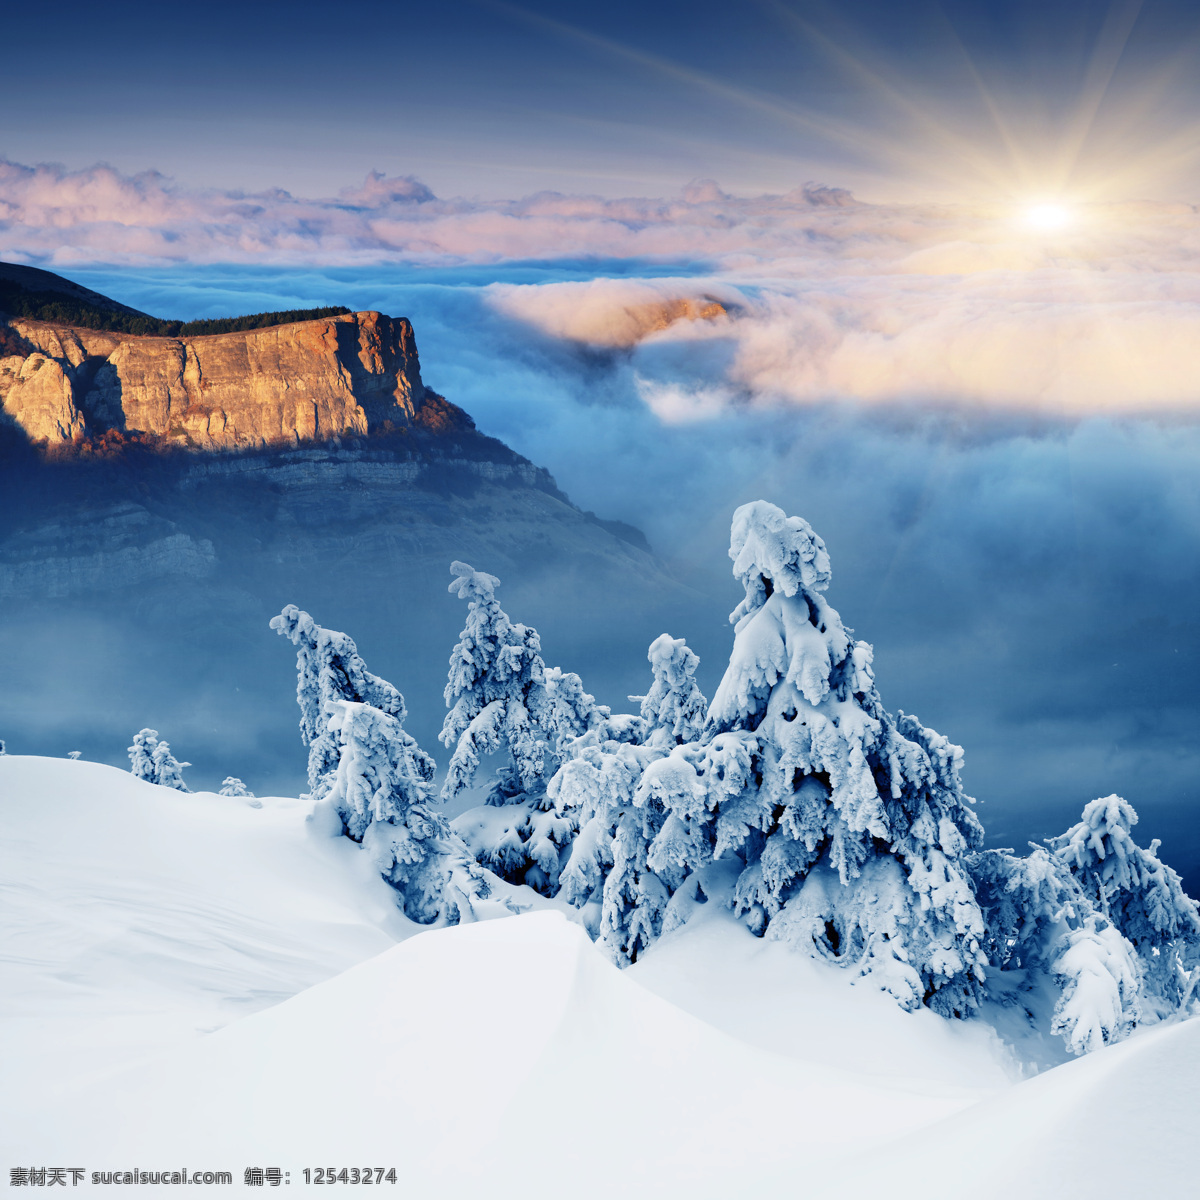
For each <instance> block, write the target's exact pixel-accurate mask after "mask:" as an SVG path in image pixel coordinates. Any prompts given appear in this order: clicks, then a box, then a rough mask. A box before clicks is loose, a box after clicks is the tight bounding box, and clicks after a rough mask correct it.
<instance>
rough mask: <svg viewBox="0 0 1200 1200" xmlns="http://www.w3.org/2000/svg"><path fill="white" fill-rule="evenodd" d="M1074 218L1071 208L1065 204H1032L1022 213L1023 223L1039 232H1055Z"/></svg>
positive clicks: (1063, 227)
mask: <svg viewBox="0 0 1200 1200" xmlns="http://www.w3.org/2000/svg"><path fill="white" fill-rule="evenodd" d="M1073 219H1074V216H1073V214H1072V212H1071V210H1070V208H1069V207H1068V206H1067V205H1065V204H1054V203H1040V204H1030V205H1027V206H1026V208H1025V209H1024V211H1023V212H1022V214H1021V221H1022V224H1024V225H1025V226H1026V227H1027V228H1029V229H1033V230H1036V231H1037V232H1038V233H1053V232H1055V231H1057V230H1059V229H1065V228H1066V227H1067V226H1068V225H1070V224H1071V223H1072V221H1073Z"/></svg>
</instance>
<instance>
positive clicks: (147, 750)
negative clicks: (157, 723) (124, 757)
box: [129, 729, 158, 783]
mask: <svg viewBox="0 0 1200 1200" xmlns="http://www.w3.org/2000/svg"><path fill="white" fill-rule="evenodd" d="M157 745H158V730H157V729H143V730H141V731H140V732H139V733H135V734H134V735H133V745H132V746H130V747H129V764H130V765H129V773H130V774H131V775H132V776H133V777H134V779H144V780H146V781H147V783H155V782H157V780H156V778H155V769H154V747H155V746H157Z"/></svg>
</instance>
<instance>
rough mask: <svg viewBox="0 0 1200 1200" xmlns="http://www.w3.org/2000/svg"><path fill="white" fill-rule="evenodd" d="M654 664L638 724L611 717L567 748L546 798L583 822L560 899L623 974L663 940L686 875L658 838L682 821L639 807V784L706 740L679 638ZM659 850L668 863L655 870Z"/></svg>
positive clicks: (699, 699)
mask: <svg viewBox="0 0 1200 1200" xmlns="http://www.w3.org/2000/svg"><path fill="white" fill-rule="evenodd" d="M647 658H649V660H650V666H651V670H652V671H653V682H652V684H651V687H650V691H649V692H648V693H647V694H646V695H645V696H631V697H630V699H631V700H640V701H641V715H640V716H637V717H633V716H610V717H605V718H603V719H601V720H600V721H598V722H597V723H596V724H595V725H594V727H593V728H592V729H589V730H588V731H587V732H586V733H585V734H583V735H582V736H581V737H578V738H576V739H575V740H574V741H573V742H571V743H569V745H567V746H566V747H565V749H564V757H563V764H562V766H561V768H560V769H559V770H558V772H557V773H556V774H555V776H554V778H553V779H552V780H551V781H550V785H549V788H548V793H549V795H550V797H551V798H552V799H553V800H554V801H555V804H556V806H557V807H558V809H559V810H560V811H567V812H574V813H577V814H578V820H579V822H580V831H579V835H578V837H577V838H576V839H575V841H574V844H573V845H572V848H571V854H570V858H569V859H568V861H567V863H566V866H565V867H564V869H563V873H562V893H561V894H562V897H563V899H565V900H567V901H568V902H569V903H571V904H574V905H575V906H576V907H578V908H582V909H583V910H584V923H585V925H586V926H587V928H588V929H589V931H590V932H591V933H592V936H593V937H596V938H598V939H599V941H600V943H601V945H602V946H604V948H605V949H606V950H607V951H608V953H609V954H610V956H611V957H612V958H613V959H614V961H615V962H617V963H618V964H620V965H624V964H626V963H631V962H636V961H637V957H638V954H639V953H640V952H641V951H642V950H644V949H645V948H646V947H647V946H649V945H650V943H651V942H653V941H654V939H655V938H657V937H658V936H659V934H660V933H661V932H662V921H663V916H664V913H665V912H666V908H667V903H668V900H669V898H670V895H671V892H672V891H673V890H674V888H676V887H677V886H678V885H679V883H680V882H681V881H682V879H683V875H684V874H685V873H686V872H681V871H680V869H679V867H680V864H679V863H678V862H676V860H675V857H674V855H673V852H672V849H671V848H672V847H673V846H674V845H675V842H676V838H675V837H674V836H672V835H671V833H669V834H668V835H667V836H665V837H662V836H660V835H661V834H662V831H663V826H664V824H665V823H666V822H668V821H672V822H675V821H677V819H676V818H675V817H674V816H671V815H668V814H667V812H666V810H665V809H664V808H663V806H662V805H661V803H659V802H657V801H656V800H655V799H654V798H652V797H650V796H648V795H644V796H643V797H642V798H641V803H640V804H639V803H637V802H636V801H635V794H636V792H637V787H638V783H639V781H640V780H641V778H642V776H643V775H644V774H645V771H646V768H647V766H648V765H649V764H650V763H652V762H654V761H655V760H656V759H659V758H662V757H663V756H664V755H665V754H668V753H669V752H670V751H671V750H672V749H674V748H675V747H676V746H678V745H680V744H681V743H684V742H689V741H692V740H694V739H695V738H698V737H700V735H701V733H702V732H703V728H704V714H705V709H706V708H707V707H708V702H707V701H706V700H705V698H704V695H703V693H702V692H701V691H700V688H699V686H698V685H697V683H696V679H695V674H696V667H697V665H698V664H699V661H700V660H699V659H698V658H697V657H696V655H695V654H694V653H693V652H692V651H691V650H689V649H688V647H687V645H686V644H685V642H684V641H683V639H682V638H672V637H671V636H670V635H668V634H665V633H664V634H662V636H660V637H659V638H657V639H655V641H654V642H652V643H651V645H650V650H649V652H648V654H647ZM656 841H657V844H658V848H659V850H660V851H661V853H660V854H659V855H658V856H657V858H656V860H655V862H654V863H653V864H652V863H651V862H650V860H649V850H650V847H651V845H652V844H654V843H655V842H656ZM610 868H611V869H610Z"/></svg>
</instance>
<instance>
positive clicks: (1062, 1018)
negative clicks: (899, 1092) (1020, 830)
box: [968, 844, 1141, 1054]
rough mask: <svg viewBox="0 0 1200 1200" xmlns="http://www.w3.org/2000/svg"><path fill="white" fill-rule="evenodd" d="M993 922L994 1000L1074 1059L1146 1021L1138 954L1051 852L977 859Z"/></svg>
mask: <svg viewBox="0 0 1200 1200" xmlns="http://www.w3.org/2000/svg"><path fill="white" fill-rule="evenodd" d="M968 865H969V867H970V870H971V873H972V876H973V878H974V882H975V892H976V896H977V898H978V900H979V903H980V905H981V907H982V909H983V913H984V917H985V921H986V933H985V936H984V946H985V949H986V951H987V955H988V959H989V962H990V966H989V968H988V972H987V975H988V981H987V993H988V995H989V996H990V997H991V998H992V999H993V1000H995V1001H996V1002H998V1003H999V1004H1001V1005H1007V1006H1010V1007H1014V1006H1016V1007H1019V1008H1020V1010H1021V1011H1022V1012H1023V1013H1024V1017H1025V1020H1026V1021H1028V1023H1029V1024H1030V1025H1032V1026H1033V1027H1034V1028H1037V1029H1043V1030H1045V1031H1046V1032H1048V1033H1052V1034H1057V1035H1058V1036H1060V1037H1061V1038H1062V1040H1063V1041H1064V1042H1065V1043H1066V1046H1067V1049H1068V1050H1070V1051H1071V1053H1072V1054H1084V1053H1086V1052H1087V1051H1089V1050H1098V1049H1099V1048H1100V1047H1101V1046H1104V1045H1107V1044H1108V1043H1109V1042H1114V1041H1118V1040H1119V1039H1120V1038H1122V1037H1124V1036H1125V1035H1126V1034H1127V1033H1128V1032H1129V1031H1130V1030H1131V1029H1132V1028H1133V1027H1134V1025H1136V1024H1137V1022H1138V1020H1139V1018H1140V1016H1141V1006H1140V1003H1139V999H1138V993H1139V970H1138V964H1137V954H1136V952H1135V950H1134V948H1133V947H1132V946H1131V945H1130V944H1129V942H1128V941H1127V940H1126V939H1125V938H1124V937H1122V936H1121V933H1120V931H1119V930H1117V929H1116V928H1114V927H1113V924H1112V922H1111V921H1109V920H1107V918H1105V917H1104V915H1103V914H1102V913H1099V912H1097V911H1096V909H1095V908H1094V907H1093V905H1092V903H1091V901H1090V900H1089V899H1088V897H1087V896H1086V895H1085V894H1084V892H1083V890H1082V889H1081V888H1080V887H1079V885H1078V884H1077V883H1076V882H1075V880H1074V879H1073V878H1072V876H1071V873H1070V871H1069V870H1068V869H1067V866H1066V864H1065V863H1064V862H1062V860H1061V859H1059V858H1058V857H1057V856H1056V855H1053V854H1050V853H1049V852H1048V851H1047V850H1046V848H1045V847H1044V846H1035V845H1032V844H1031V846H1030V853H1029V854H1028V855H1027V856H1026V857H1024V858H1022V857H1020V856H1018V855H1014V854H1013V853H1012V852H1011V851H1008V850H981V851H978V852H976V853H975V854H972V855H971V856H970V857H969V859H968Z"/></svg>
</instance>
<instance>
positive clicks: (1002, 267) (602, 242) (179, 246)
mask: <svg viewBox="0 0 1200 1200" xmlns="http://www.w3.org/2000/svg"><path fill="white" fill-rule="evenodd" d="M0 258H3V259H8V260H16V261H26V262H34V263H44V264H46V265H49V266H59V267H61V268H69V267H70V266H72V265H84V264H86V265H93V264H97V263H106V264H113V265H120V264H135V265H153V264H162V265H167V264H169V263H171V262H191V263H260V264H275V265H280V266H286V265H289V264H295V265H317V266H338V265H344V266H352V265H356V264H367V263H378V262H388V261H392V262H395V261H407V262H412V263H424V264H455V263H462V262H472V263H499V262H503V261H506V260H521V259H552V260H591V259H598V260H604V259H658V260H666V261H675V262H687V263H697V262H705V263H708V264H710V266H711V272H710V274H709V275H708V276H706V277H705V278H698V277H697V276H696V275H695V274H689V275H688V276H687V277H686V278H681V279H676V280H653V281H650V280H604V279H600V280H596V281H593V282H592V283H590V284H566V283H564V284H543V285H538V286H531V287H523V288H517V287H501V286H495V287H493V288H492V289H491V292H490V296H491V302H492V303H493V305H494V306H495V307H496V308H498V309H499V310H501V311H502V312H504V313H505V314H506V315H507V316H509V317H510V318H512V319H513V320H515V321H517V322H519V323H524V324H525V325H527V326H530V327H534V328H537V329H538V330H539V331H540V333H541V334H542V335H544V336H550V337H556V338H564V339H569V340H571V341H575V342H585V343H588V342H590V343H593V344H595V345H597V346H608V347H612V346H614V345H618V344H621V342H622V339H623V338H626V334H625V333H622V332H621V331H622V330H624V329H627V328H629V327H630V312H631V310H632V309H639V310H640V309H643V308H644V306H645V305H646V304H648V303H653V302H654V301H655V300H656V298H662V299H668V300H669V299H672V298H678V297H681V296H684V297H699V296H705V295H709V296H714V297H716V298H718V299H720V300H721V301H722V302H723V303H725V304H726V305H727V307H728V308H729V315H728V316H727V317H723V318H721V319H720V320H717V321H700V322H689V321H680V322H676V323H675V324H673V325H671V327H670V328H668V329H666V330H658V331H653V332H651V333H649V334H648V335H645V336H642V335H641V334H639V335H638V337H637V338H636V339H635V340H634V342H632V343H631V344H630V345H629V347H628V352H629V354H630V356H631V362H632V364H633V369H634V370H635V372H636V377H637V380H638V386H639V388H640V389H641V391H642V395H643V397H644V399H645V400H646V402H647V403H648V404H649V405H650V406H651V407H653V408H655V409H656V411H659V412H660V413H661V415H663V416H664V418H667V419H671V420H686V419H691V418H695V419H699V418H702V417H706V416H710V415H711V414H712V413H713V412H715V411H720V410H722V409H723V408H727V407H730V406H737V405H743V404H747V403H750V404H760V405H788V404H812V403H824V402H827V401H830V400H838V399H845V398H849V399H853V400H856V401H860V402H864V403H868V404H888V403H904V404H911V403H914V402H915V403H924V402H929V401H933V402H936V403H954V404H966V405H980V406H986V407H991V408H997V407H1000V408H1023V409H1031V410H1037V411H1043V412H1045V411H1050V412H1054V413H1087V412H1098V411H1100V412H1127V411H1147V410H1164V409H1165V410H1171V411H1174V412H1176V413H1191V412H1194V411H1196V410H1197V409H1198V408H1200V404H1198V402H1197V397H1198V396H1200V382H1198V381H1200V215H1198V213H1197V210H1196V208H1195V207H1193V206H1190V205H1184V204H1153V203H1140V204H1122V205H1106V206H1099V205H1092V206H1087V207H1081V208H1080V209H1079V210H1078V212H1077V213H1076V214H1075V219H1073V220H1072V221H1070V222H1068V223H1067V224H1066V225H1065V226H1064V227H1063V228H1062V229H1059V230H1055V231H1053V232H1052V233H1051V232H1047V231H1044V230H1037V229H1033V228H1030V227H1029V226H1028V224H1027V223H1025V222H1024V221H1023V218H1022V214H1021V213H1019V212H1016V211H1013V210H1011V209H1010V208H1006V207H1005V206H1003V205H995V206H991V207H987V206H973V207H971V206H946V205H940V206H934V205H925V206H921V205H873V204H861V203H857V202H856V201H855V200H854V199H853V197H852V196H850V194H849V193H847V192H845V191H842V190H841V189H837V188H829V187H821V186H811V185H810V186H808V187H804V188H799V189H796V190H795V191H792V192H789V193H787V194H785V195H765V196H753V197H737V196H731V195H728V194H727V193H725V192H723V191H722V190H721V189H720V187H718V186H717V185H716V184H715V183H713V182H712V181H707V180H701V181H698V182H696V183H694V184H692V185H689V187H688V188H686V189H684V192H683V194H682V195H680V196H677V197H673V198H670V197H668V198H653V197H651V198H638V197H629V198H625V199H615V200H612V199H605V198H601V197H597V196H585V195H576V196H569V195H561V194H558V193H539V194H536V195H532V196H528V197H525V198H523V199H520V200H466V199H455V198H450V199H444V198H439V197H436V196H434V195H433V193H432V192H431V191H430V190H429V188H427V187H426V186H425V185H424V184H422V183H421V182H420V181H419V180H416V179H413V178H411V177H399V178H389V177H385V176H383V175H381V174H379V173H377V172H373V173H371V174H370V175H368V176H367V177H366V179H365V180H364V181H363V183H362V184H361V186H357V187H348V188H345V189H343V190H342V191H341V192H340V193H339V195H338V196H336V197H334V198H327V199H307V198H303V197H297V196H293V195H291V194H290V193H288V192H285V191H281V190H272V191H267V192H261V193H256V194H241V193H232V192H222V191H216V190H211V189H210V190H202V189H188V188H185V187H182V186H180V185H178V184H176V183H174V182H173V181H172V180H170V179H168V178H166V177H165V176H163V175H160V174H158V173H157V172H145V173H142V174H140V175H123V174H121V173H120V172H118V171H116V170H114V169H113V168H111V167H107V166H95V167H90V168H87V169H85V170H79V171H71V170H67V169H66V168H64V167H60V166H53V165H49V166H48V165H39V166H35V167H29V166H23V165H21V164H18V163H12V162H6V161H3V160H0ZM639 322H640V318H638V320H635V321H633V325H634V326H638V327H639V328H640V327H641V325H644V324H645V323H644V322H641V325H639Z"/></svg>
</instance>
